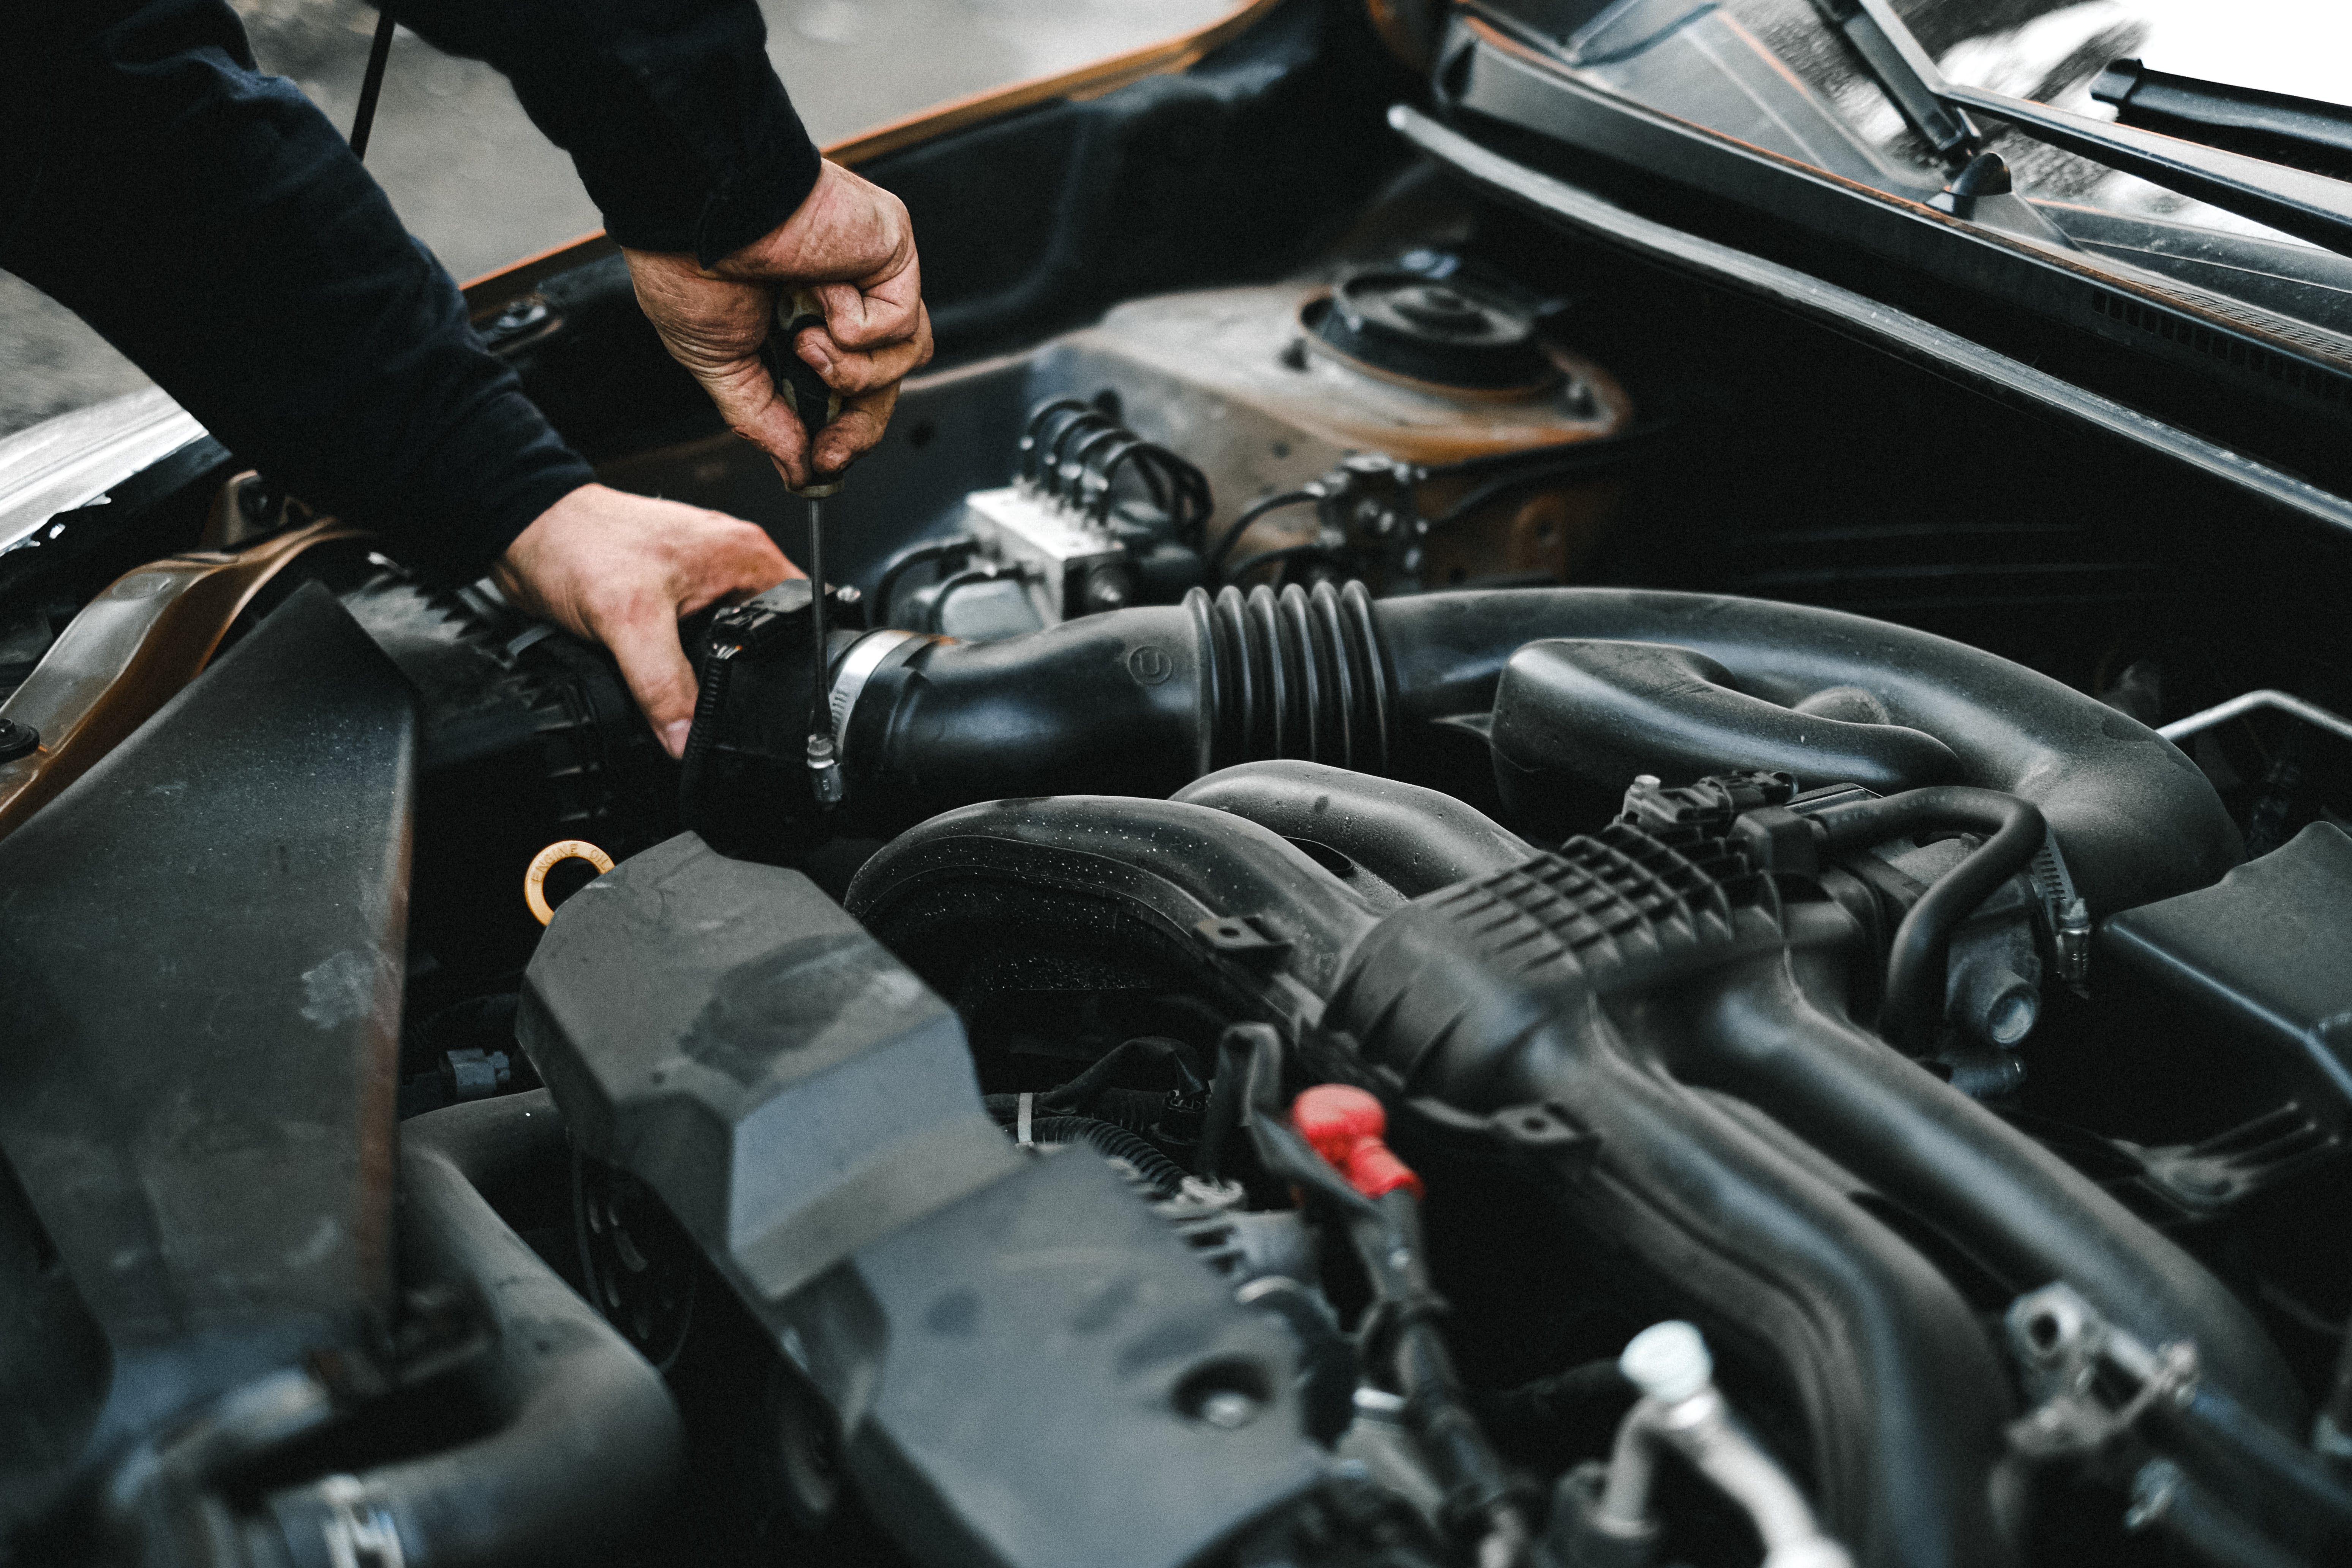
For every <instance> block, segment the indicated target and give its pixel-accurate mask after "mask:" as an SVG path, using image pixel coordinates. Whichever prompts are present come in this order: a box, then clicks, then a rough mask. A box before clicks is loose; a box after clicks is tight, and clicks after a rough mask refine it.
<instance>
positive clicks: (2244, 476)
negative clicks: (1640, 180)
mask: <svg viewBox="0 0 2352 1568" xmlns="http://www.w3.org/2000/svg"><path fill="white" fill-rule="evenodd" d="M1389 124H1390V125H1391V127H1393V128H1394V129H1395V130H1396V131H1397V132H1399V133H1400V134H1401V135H1402V136H1403V137H1404V138H1405V140H1406V141H1408V142H1412V144H1413V145H1414V146H1416V147H1418V148H1419V149H1421V151H1423V153H1427V154H1428V155H1429V156H1431V157H1432V158H1434V159H1435V160H1436V161H1437V162H1439V163H1443V164H1444V165H1445V166H1446V167H1447V168H1448V169H1451V170H1452V171H1453V172H1454V174H1458V175H1460V176H1461V177H1462V178H1463V179H1465V180H1466V181H1468V182H1469V183H1470V184H1473V185H1475V186H1476V187H1478V188H1479V189H1481V190H1483V191H1486V192H1487V193H1489V194H1490V195H1496V196H1499V197H1501V198H1503V199H1504V200H1506V201H1509V202H1512V203H1514V204H1516V205H1519V206H1522V207H1526V208H1528V209H1529V210H1531V211H1533V212H1535V213H1536V214H1538V216H1542V217H1545V218H1548V219H1549V220H1551V221H1553V222H1556V223H1560V224H1565V225H1567V226H1570V227H1574V228H1579V229H1582V230H1585V231H1586V232H1588V233H1592V234H1597V235H1599V236H1601V237H1603V238H1605V239H1607V240H1610V241H1612V243H1614V244H1616V245H1618V246H1620V247H1623V248H1625V249H1628V250H1631V251H1633V252H1634V253H1635V254H1637V255H1640V256H1643V257H1646V258H1650V259H1652V260H1655V261H1661V262H1664V263H1665V264H1667V265H1669V266H1671V267H1674V268H1677V269H1679V270H1681V271H1684V272H1687V273H1695V274H1696V275H1698V276H1699V277H1701V278H1704V279H1707V280H1709V281H1711V282H1716V283H1720V284H1725V285H1727V286H1729V287H1731V288H1735V289H1739V290H1740V291H1741V292H1743V293H1747V294H1751V295H1755V296H1758V297H1760V298H1762V299H1765V300H1769V301H1771V302H1772V303H1774V304H1777V305H1780V306H1782V307H1783V308H1786V309H1789V310H1794V311H1796V312H1797V313H1799V314H1801V315H1805V316H1809V317H1811V318H1813V319H1814V320H1817V321H1826V322H1829V323H1830V324H1832V325H1833V326H1835V327H1837V328H1838V329H1839V330H1841V331H1845V332H1847V333H1849V334H1851V335H1853V336H1855V337H1858V338H1861V339H1863V340H1865V341H1868V342H1874V343H1876V344H1879V345H1881V346H1883V347H1886V348H1890V349H1892V350H1894V351H1895V352H1896V353H1899V354H1901V355H1902V356H1903V357H1905V358H1907V359H1911V360H1914V361H1918V362H1923V363H1929V364H1932V365H1935V366H1936V367H1937V368H1938V369H1940V370H1943V371H1946V372H1948V373H1950V374H1955V375H1957V376H1958V377H1960V378H1961V379H1963V380H1965V381H1967V382H1969V383H1970V384H1976V385H1979V386H1983V387H1989V388H1992V389H1995V390H1997V391H1998V392H2000V393H2001V394H2004V395H2007V396H2008V397H2009V398H2011V399H2015V400H2020V401H2022V402H2024V403H2027V404H2030V405H2034V406H2037V407H2041V408H2045V409H2048V410H2050V411H2052V412H2053V413H2057V414H2061V415H2063V416H2066V417H2068V418H2070V419H2074V420H2075V421H2078V422H2080V423H2082V424H2084V425H2088V426H2092V427H2093V428H2095V429H2098V430H2103V431H2105V432H2106V433H2107V434H2109V435H2111V436H2117V437H2122V438H2123V439H2125V440H2127V441H2131V442H2133V443H2135V444H2137V445H2138V446H2140V447H2146V448H2147V449H2148V450H2149V451H2152V452H2155V453H2157V454H2158V455H2159V456H2161V457H2164V458H2169V459H2171V460H2172V461H2174V462H2177V463H2179V464H2182V465H2184V466H2186V467H2188V468H2194V469H2197V470H2198V471H2200V472H2201V473H2206V474H2210V475H2211V476H2213V477H2214V478H2216V479H2221V480H2223V481H2225V482H2227V483H2229V484H2231V485H2234V486H2236V487H2237V488H2239V489H2242V490H2245V491H2247V492H2249V493H2250V494H2252V495H2257V496H2260V497H2261V498H2263V500H2267V501H2269V502H2271V503H2272V504H2273V505H2275V506H2279V507H2282V508H2284V509H2285V510H2290V511H2294V512H2296V513H2298V514H2300V515H2302V516H2304V517H2306V518H2309V519H2311V520H2312V521H2315V522H2320V523H2324V524H2326V526H2327V527H2329V528H2332V529H2336V530H2340V531H2346V532H2352V500H2347V499H2345V498H2344V497H2342V496H2339V495H2337V494H2336V493H2335V492H2333V491H2331V490H2326V489H2320V488H2319V487H2318V486H2317V485H2314V484H2312V483H2310V482H2308V481H2307V480H2304V479H2297V478H2295V477H2294V475H2292V474H2289V473H2286V472H2284V471H2283V470H2281V469H2278V468H2272V467H2271V466H2270V465H2268V464H2266V463H2263V462H2259V461H2257V460H2255V459H2254V458H2249V457H2246V456H2245V455H2244V454H2242V453H2240V452H2235V451H2232V450H2231V449H2230V448H2229V447H2223V446H2221V445H2220V444H2219V443H2217V442H2213V441H2209V440H2207V439H2205V438H2204V437H2201V436H2196V435H2192V434H2191V433H2189V431H2186V430H2183V429H2181V428H2179V426H2173V425H2168V424H2166V423H2165V422H2164V421H2162V420H2160V419H2155V418H2151V417H2150V416H2147V415H2146V414H2142V413H2140V412H2139V411H2138V410H2137V409H2135V408H2132V407H2130V406H2128V405H2125V404H2121V403H2117V402H2116V401H2115V400H2114V399H2112V398H2107V397H2102V396H2100V395H2098V394H2097V393H2095V392H2091V391H2088V390H2086V389H2084V388H2083V387H2080V386H2076V385H2075V384H2074V383H2072V382H2069V381H2064V380H2062V379H2060V378H2059V377H2057V376H2054V375H2052V374H2049V373H2048V372H2047V371H2042V370H2037V369H2035V368H2034V367H2033V366H2032V365H2030V364H2026V363H2023V362H2022V361H2020V360H2015V359H2011V357H2010V356H2009V355H2007V354H2004V353H1999V352H1998V351H1996V350H1993V349H1989V348H1987V347H1985V346H1984V345H1983V344H1982V343H1979V342H1973V341H1972V340H1970V339H1969V338H1965V337H1962V336H1961V335H1960V334H1959V333H1958V332H1954V331H1948V330H1947V329H1945V328H1942V327H1939V326H1937V325H1935V324H1934V323H1933V322H1931V321H1923V320H1921V319H1920V318H1919V317H1917V316H1914V315H1912V314H1910V313H1909V312H1908V311H1905V310H1896V309H1895V307H1893V306H1891V305H1887V304H1884V303H1882V302H1880V301H1879V300H1873V299H1871V298H1870V297H1869V296H1867V295H1864V294H1857V293H1855V292H1854V291H1853V290H1852V289H1843V288H1840V287H1839V286H1838V285H1836V284H1834V283H1827V282H1824V281H1822V279H1818V278H1815V277H1813V276H1811V274H1809V273H1806V272H1801V271H1800V270H1798V269H1797V268H1793V267H1787V266H1783V265H1782V264H1780V262H1777V261H1769V260H1767V259H1766V258H1763V257H1760V256H1755V255H1751V254H1750V253H1748V252H1747V251H1744V250H1739V249H1736V248H1734V247H1731V246H1727V245H1723V244H1720V243H1718V242H1717V241H1715V240H1711V239H1704V238H1701V237H1699V236H1697V235H1695V234H1690V233H1686V232H1685V231H1684V230H1682V229H1678V228H1675V227H1672V226H1669V225H1666V224H1662V223H1658V222H1656V221H1654V219H1650V218H1645V217H1642V216H1638V215H1637V214H1634V213H1631V212H1628V211H1626V210H1625V209H1624V208H1623V207H1621V206H1618V205H1616V204H1615V203H1613V202H1609V201H1604V200H1603V199H1601V197H1599V196H1597V195H1593V194H1592V193H1591V192H1590V191H1585V190H1580V189H1579V188H1578V187H1576V186H1574V185H1571V184H1568V183H1567V182H1566V181H1564V180H1559V179H1557V178H1554V177H1553V176H1551V175H1549V174H1542V173H1539V172H1538V171H1537V170H1534V169H1530V168H1528V166H1527V165H1526V164H1524V163H1517V162H1514V161H1513V160H1511V159H1509V158H1507V157H1505V156H1503V155H1502V154H1501V153H1496V152H1494V151H1492V150H1491V149H1489V148H1486V147H1484V146H1481V145H1480V144H1479V143H1478V142H1475V141H1473V140H1471V139H1470V138H1469V137H1467V136H1465V135H1464V134H1462V133H1461V132H1458V131H1455V130H1453V129H1452V128H1450V127H1448V126H1445V125H1444V124H1441V123H1439V122H1438V121H1435V120H1433V119H1432V118H1431V117H1430V116H1428V115H1426V114H1423V113H1422V112H1421V111H1420V110H1416V109H1413V108H1412V107H1410V106H1409V105H1405V104H1397V105H1394V106H1393V107H1391V109H1390V110H1389Z"/></svg>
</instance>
